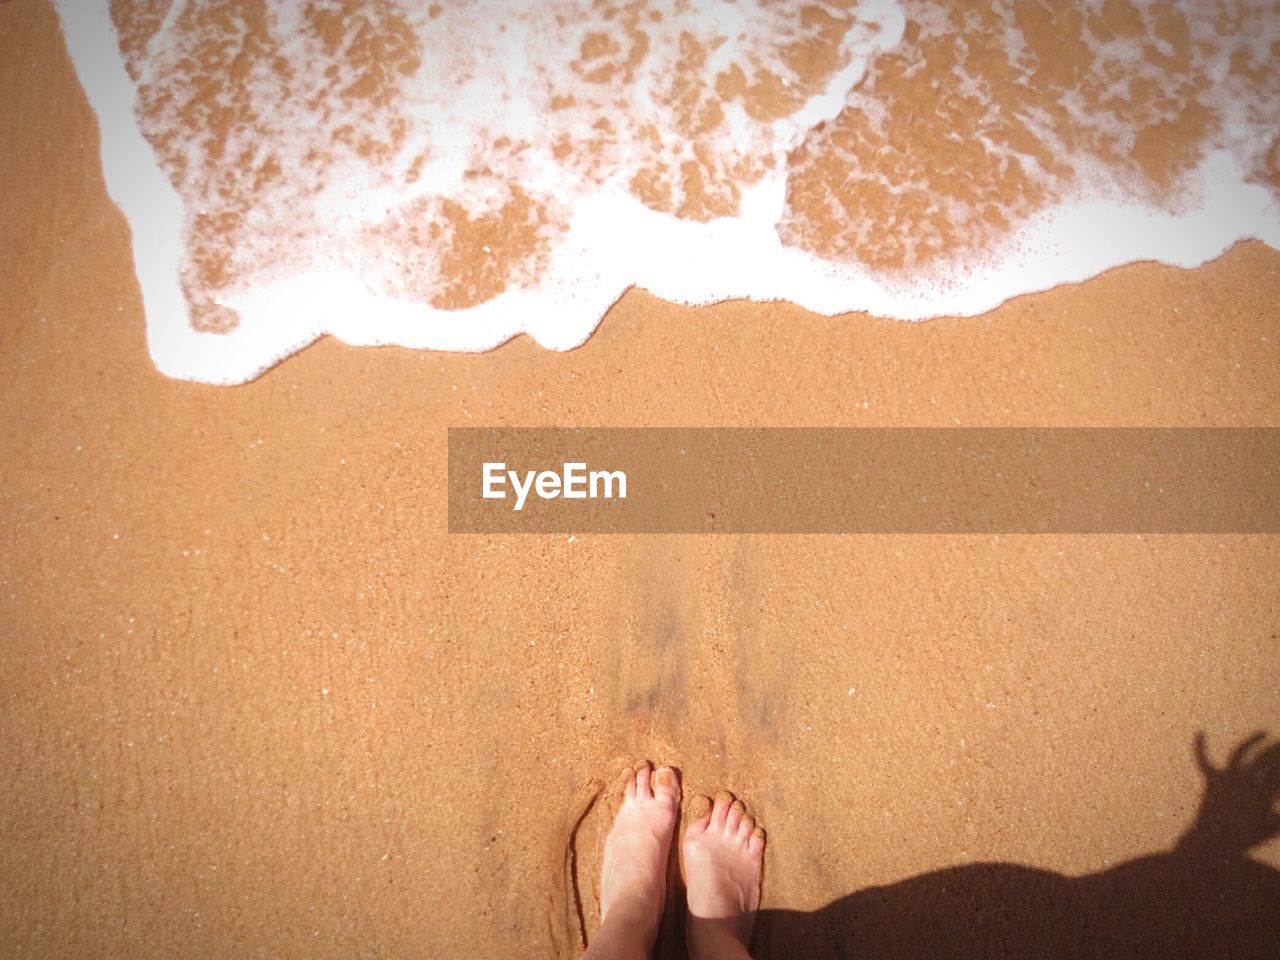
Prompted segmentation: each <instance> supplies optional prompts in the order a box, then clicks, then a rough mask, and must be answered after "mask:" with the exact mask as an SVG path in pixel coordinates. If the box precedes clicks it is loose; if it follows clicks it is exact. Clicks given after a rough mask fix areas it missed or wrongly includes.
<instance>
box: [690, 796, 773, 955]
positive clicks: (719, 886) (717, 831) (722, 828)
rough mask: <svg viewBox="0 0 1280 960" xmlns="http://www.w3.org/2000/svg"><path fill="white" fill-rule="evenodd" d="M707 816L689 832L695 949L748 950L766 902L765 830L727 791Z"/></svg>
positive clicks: (742, 952) (710, 952) (695, 952)
mask: <svg viewBox="0 0 1280 960" xmlns="http://www.w3.org/2000/svg"><path fill="white" fill-rule="evenodd" d="M703 800H704V802H706V803H707V805H708V806H709V807H710V809H709V810H707V813H706V815H705V816H703V817H702V818H701V819H699V820H697V821H695V822H694V823H692V824H690V825H689V829H688V830H687V831H686V833H685V837H684V845H683V851H684V869H685V882H686V886H687V887H688V891H689V922H688V927H687V934H688V940H689V953H690V955H691V956H692V957H694V958H695V960H697V958H701V957H707V958H711V957H720V956H727V955H732V953H730V952H729V951H730V950H732V948H733V947H734V946H735V945H736V946H737V947H739V948H740V951H739V950H733V953H737V954H738V955H739V956H746V955H747V942H748V941H749V940H750V939H751V928H752V927H753V926H754V925H755V921H756V910H757V909H758V908H759V906H760V876H761V873H762V872H763V869H764V830H763V829H761V828H760V827H759V826H757V825H756V822H755V821H754V820H753V819H752V818H751V817H749V816H747V814H746V807H745V806H744V805H743V803H742V801H740V800H735V799H734V798H733V794H731V793H727V792H723V791H722V792H721V793H719V794H718V795H717V796H716V799H715V803H714V804H712V803H710V802H709V801H706V800H705V798H703Z"/></svg>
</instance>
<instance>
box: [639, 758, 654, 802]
mask: <svg viewBox="0 0 1280 960" xmlns="http://www.w3.org/2000/svg"><path fill="white" fill-rule="evenodd" d="M652 773H653V767H652V766H650V765H649V761H648V760H646V761H645V762H644V763H642V764H641V765H640V766H639V767H638V768H637V769H636V796H637V797H639V798H640V799H641V800H648V799H649V798H650V797H652V796H653V789H652V787H651V786H650V784H649V776H650V774H652Z"/></svg>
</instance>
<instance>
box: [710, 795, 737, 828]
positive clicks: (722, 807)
mask: <svg viewBox="0 0 1280 960" xmlns="http://www.w3.org/2000/svg"><path fill="white" fill-rule="evenodd" d="M731 806H733V794H732V793H729V791H727V790H721V791H720V792H719V793H717V794H716V802H715V806H713V807H712V808H711V826H713V827H714V828H715V829H717V830H723V829H724V823H725V819H726V818H727V817H728V816H729V808H730V807H731Z"/></svg>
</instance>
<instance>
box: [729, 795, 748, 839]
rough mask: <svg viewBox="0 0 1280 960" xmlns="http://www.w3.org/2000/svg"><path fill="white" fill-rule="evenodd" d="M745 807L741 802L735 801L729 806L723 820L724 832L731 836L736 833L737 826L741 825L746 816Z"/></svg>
mask: <svg viewBox="0 0 1280 960" xmlns="http://www.w3.org/2000/svg"><path fill="white" fill-rule="evenodd" d="M746 812H747V805H746V804H745V803H743V802H742V801H741V800H735V801H733V803H732V804H731V805H730V806H729V812H728V814H726V815H725V818H724V832H725V833H727V834H729V835H731V836H732V835H733V834H735V833H737V832H738V825H739V824H740V823H742V818H743V816H745V815H746Z"/></svg>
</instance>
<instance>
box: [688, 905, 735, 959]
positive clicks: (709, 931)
mask: <svg viewBox="0 0 1280 960" xmlns="http://www.w3.org/2000/svg"><path fill="white" fill-rule="evenodd" d="M741 919H742V918H741V917H717V918H714V919H713V918H709V917H695V916H693V915H692V914H691V915H690V916H689V918H688V922H687V924H686V926H685V941H686V945H687V946H688V948H689V957H690V960H743V958H745V960H750V954H748V953H747V947H746V944H745V943H743V940H742V931H741V929H740V922H741Z"/></svg>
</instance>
